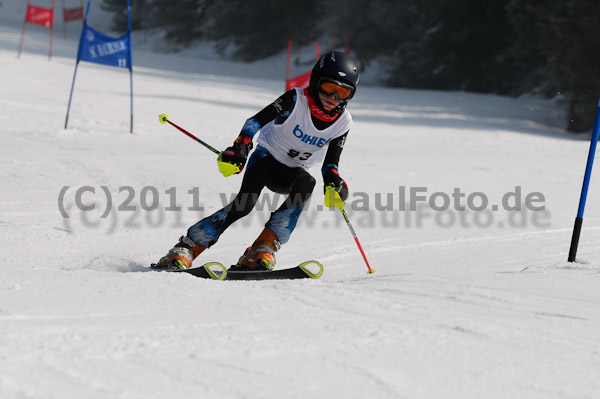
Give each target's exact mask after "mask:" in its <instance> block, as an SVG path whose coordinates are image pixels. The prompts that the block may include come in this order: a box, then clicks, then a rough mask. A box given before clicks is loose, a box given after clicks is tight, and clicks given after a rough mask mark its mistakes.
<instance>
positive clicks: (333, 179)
mask: <svg viewBox="0 0 600 399" xmlns="http://www.w3.org/2000/svg"><path fill="white" fill-rule="evenodd" d="M323 183H324V187H323V192H324V193H325V205H326V206H328V207H330V208H340V207H341V208H343V205H344V204H343V202H344V201H346V199H347V198H348V185H347V184H346V182H345V181H344V179H342V178H341V177H340V174H339V173H338V171H337V169H334V168H331V169H329V170H327V171H326V172H325V173H323ZM328 189H329V190H328ZM331 190H333V191H334V192H335V193H336V194H337V195H339V200H337V201H336V200H335V198H331V196H330V195H329V193H328V191H331ZM332 194H333V193H332ZM340 200H341V204H338V202H339V201H340ZM341 208H340V209H341Z"/></svg>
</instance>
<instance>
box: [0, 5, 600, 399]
mask: <svg viewBox="0 0 600 399" xmlns="http://www.w3.org/2000/svg"><path fill="white" fill-rule="evenodd" d="M3 3H5V4H4V8H3V9H8V10H12V11H14V10H16V9H17V6H16V3H13V2H9V1H3ZM14 12H16V11H14ZM19 15H20V14H19ZM2 18H4V17H0V68H1V70H2V72H3V73H2V74H0V105H1V106H2V108H3V114H2V115H0V124H1V126H2V128H1V134H2V142H3V145H2V146H0V153H1V157H0V171H1V174H0V185H1V186H2V191H1V193H0V204H1V205H2V207H1V208H0V238H1V239H2V245H1V246H0V262H1V268H0V342H1V344H0V397H2V398H43V399H48V398H60V399H65V398H128V399H130V398H144V399H147V398H165V397H181V398H188V397H202V398H275V397H277V398H281V397H283V398H291V399H293V398H306V397H312V398H366V397H368V398H461V399H462V398H528V399H529V398H596V397H597V395H598V392H600V378H599V377H600V374H599V370H600V344H599V343H598V339H597V335H598V331H599V330H600V310H599V307H598V303H599V300H600V293H599V290H598V289H597V287H598V282H599V281H600V245H599V244H598V242H599V240H600V222H599V221H600V207H596V206H595V205H596V204H595V203H594V202H595V200H594V198H598V195H599V194H600V185H598V184H595V183H594V182H593V184H592V186H591V187H590V192H589V197H588V198H589V199H590V200H589V201H588V208H587V209H586V215H585V222H584V228H583V232H582V237H581V242H580V249H579V258H578V262H577V263H574V264H571V263H568V262H566V258H567V252H568V245H569V240H570V237H571V231H572V230H571V229H572V223H573V219H574V216H575V211H576V208H577V201H578V195H579V190H580V188H581V186H580V185H581V179H582V174H583V168H584V166H585V159H586V156H587V149H588V145H589V142H588V141H587V140H586V139H585V138H582V137H577V136H570V135H568V134H566V133H565V132H564V131H563V130H562V129H561V118H562V115H563V113H562V111H561V109H560V108H559V107H558V106H557V105H556V104H555V103H554V102H552V101H546V100H540V99H535V98H520V99H510V98H503V97H498V96H492V95H476V94H468V93H461V92H444V93H441V92H432V91H416V90H413V91H411V90H402V89H385V88H376V87H369V86H366V85H365V86H361V87H360V88H359V90H358V92H357V96H356V98H355V99H354V100H353V102H352V104H351V105H350V106H349V109H350V111H351V112H352V113H353V116H354V119H355V125H354V127H353V129H352V132H351V134H350V136H349V139H348V142H347V145H346V148H345V151H344V154H343V157H342V161H341V164H340V171H341V174H342V176H344V178H346V179H347V181H348V184H349V186H350V189H351V191H353V192H364V193H370V194H373V193H397V192H398V187H399V186H406V187H427V188H428V193H429V194H431V193H433V192H445V193H448V194H451V193H452V190H453V188H454V187H460V188H461V189H462V190H463V191H464V192H467V193H471V192H484V193H486V195H488V196H489V198H490V203H499V202H500V201H499V198H501V196H502V195H503V194H504V193H505V192H507V191H510V190H513V189H514V187H515V186H520V187H522V189H523V192H524V193H529V192H535V191H537V192H542V193H543V195H544V198H545V202H544V204H545V207H546V209H545V212H546V213H544V214H543V215H542V214H541V213H532V212H529V213H527V212H525V213H519V214H518V215H516V216H515V215H514V214H511V213H509V212H506V211H504V212H503V211H500V212H497V213H494V215H493V217H494V223H491V224H489V225H486V226H485V227H478V226H477V225H476V224H475V223H474V220H475V219H473V216H474V215H473V214H472V213H471V214H468V215H466V217H467V219H466V220H468V224H467V225H460V224H459V223H458V222H457V223H454V224H452V225H450V226H448V225H447V224H446V225H444V224H443V223H439V222H440V220H441V219H440V220H437V222H438V223H436V217H438V216H439V215H437V214H435V213H433V212H432V211H431V210H429V211H426V212H429V213H428V214H427V217H426V218H424V219H423V220H421V222H419V223H417V222H416V220H415V219H411V220H410V223H409V222H408V218H409V217H410V216H411V213H409V212H408V213H407V212H399V211H398V210H395V211H393V212H395V213H389V214H388V213H385V212H381V211H379V212H361V211H359V210H356V209H350V210H349V214H350V218H351V220H352V223H353V225H354V227H355V230H356V231H357V233H358V236H359V238H360V240H361V242H362V244H363V246H364V248H365V251H366V253H367V256H368V258H369V261H370V263H371V265H372V266H373V267H374V268H376V269H377V270H378V273H376V274H374V275H367V273H366V271H367V269H366V266H365V264H364V262H363V260H362V258H361V256H360V254H359V252H358V250H357V248H356V245H355V243H354V242H353V240H352V237H351V235H350V233H349V231H348V229H347V227H346V226H345V223H344V222H343V219H342V218H341V215H339V214H335V213H329V212H318V211H316V210H315V209H316V207H317V206H318V205H319V204H321V203H322V200H323V196H322V193H321V192H320V187H317V188H316V189H315V193H314V195H313V199H312V203H311V205H310V209H309V210H307V213H306V215H303V219H301V223H300V224H299V227H298V229H297V230H296V232H295V233H294V235H293V236H292V239H291V240H290V242H289V243H288V244H286V245H285V246H284V248H283V249H282V250H281V251H280V253H278V265H280V266H281V267H285V266H288V265H290V266H291V265H296V264H298V263H300V262H301V261H303V260H307V259H312V258H314V259H318V260H320V261H321V262H322V263H323V264H324V265H325V273H324V275H323V277H322V278H321V279H319V280H316V281H312V280H311V281H304V280H303V281H261V282H235V281H224V282H216V281H206V280H202V279H198V278H195V277H192V276H189V275H174V274H167V273H157V272H154V271H149V270H148V268H147V265H148V264H149V263H151V262H155V261H156V260H157V259H158V258H159V257H160V256H161V255H163V253H164V252H165V251H166V250H168V249H169V248H170V247H171V246H172V245H173V244H174V243H175V242H176V241H177V238H178V237H179V236H180V235H181V234H182V233H184V232H185V229H186V228H187V226H189V225H191V224H193V223H194V222H195V221H196V220H197V219H198V215H197V214H196V213H194V212H192V211H186V210H185V209H186V208H185V207H186V206H189V205H190V201H191V198H190V197H186V195H185V193H186V192H187V190H190V189H191V188H193V187H198V188H199V190H200V191H199V192H200V193H201V199H202V201H203V204H204V205H205V208H206V211H205V212H206V213H207V214H208V213H209V212H212V211H214V210H216V209H219V208H220V206H221V203H220V200H219V193H226V194H227V196H228V195H230V193H234V192H235V191H236V190H237V188H238V186H239V182H240V177H232V178H229V179H223V178H222V177H221V175H220V174H219V173H218V172H217V170H216V167H215V165H214V159H213V157H212V156H211V155H210V154H209V153H208V152H207V151H205V150H204V149H202V148H201V147H199V146H198V145H197V144H196V143H193V142H192V141H191V140H189V139H188V138H187V137H184V136H183V135H181V134H180V133H178V132H176V131H175V130H174V129H172V128H171V127H169V126H163V125H160V124H158V123H157V120H156V119H157V116H158V115H159V114H161V113H163V112H167V113H169V114H170V116H171V118H172V120H173V121H175V122H177V123H178V124H180V125H181V126H184V127H186V128H188V129H190V130H191V131H192V132H195V133H197V134H199V135H200V136H201V137H202V138H203V139H205V140H206V141H208V142H209V143H211V144H212V145H214V146H216V147H219V148H221V147H225V146H227V145H229V144H230V142H231V140H232V139H233V138H234V137H235V135H236V133H237V132H238V131H239V129H240V127H241V126H242V124H243V122H244V121H245V120H246V118H248V117H249V116H251V115H252V114H254V113H255V112H256V111H258V110H260V109H261V108H262V107H263V106H265V105H266V104H268V103H269V102H270V101H272V99H274V98H276V97H277V96H278V95H279V94H280V92H281V90H282V89H283V82H282V81H281V80H277V79H278V78H279V76H280V75H282V71H283V70H282V69H281V67H280V66H281V65H282V64H281V57H279V58H278V57H275V58H274V59H273V60H268V61H265V62H264V63H263V64H260V63H254V64H252V65H243V64H232V63H228V62H223V61H218V60H214V59H213V60H208V61H203V60H202V59H201V58H200V61H199V60H198V59H196V58H194V61H192V58H189V57H186V56H185V55H184V54H182V55H176V54H175V55H173V54H172V55H168V56H165V55H161V54H156V53H152V52H149V51H142V50H139V51H138V50H136V52H135V53H134V63H137V65H139V66H138V67H135V70H134V91H135V95H136V99H135V128H134V134H133V135H131V134H129V133H128V130H129V120H128V107H129V97H128V96H129V93H128V90H129V86H128V76H127V74H126V73H125V72H123V71H119V70H114V69H109V68H103V67H97V66H94V65H89V64H82V65H80V67H79V68H80V69H79V72H78V78H77V83H76V86H75V94H74V99H73V101H74V102H73V106H72V110H71V116H70V122H69V128H68V129H67V130H64V129H62V125H63V123H64V119H63V118H64V114H65V111H66V103H67V100H68V90H69V88H70V83H71V79H72V73H73V66H74V60H73V58H72V57H73V55H74V46H75V45H76V39H75V38H74V36H75V34H73V35H71V33H70V37H71V39H69V40H64V39H62V37H61V35H58V34H57V35H56V36H57V37H56V42H55V56H54V57H53V59H52V61H50V62H49V61H48V60H47V57H46V56H45V53H44V51H45V49H44V46H45V45H47V41H46V39H47V37H46V36H45V34H46V32H45V31H43V30H41V29H40V30H36V29H30V30H28V31H27V38H26V42H25V51H24V53H23V54H22V56H21V59H19V60H17V58H16V49H17V46H18V40H19V29H20V23H16V22H15V20H12V19H10V18H8V17H6V18H4V19H2ZM57 32H58V31H57ZM70 32H71V31H70ZM174 60H179V61H178V62H179V65H178V66H176V65H177V62H174ZM175 66H176V67H177V68H178V69H177V70H176V71H173V70H169V68H171V67H175ZM186 68H188V69H186ZM247 76H251V77H252V79H248V77H247ZM312 172H313V174H314V175H315V177H316V178H317V180H318V181H320V177H319V176H318V170H315V171H312ZM592 179H593V180H595V178H594V177H593V178H592ZM64 186H70V187H71V188H70V189H69V190H75V189H76V188H78V187H82V186H93V187H95V188H96V189H97V195H91V194H90V195H89V197H85V198H86V201H92V200H93V201H96V202H97V203H98V207H99V209H98V210H97V211H95V212H91V213H89V214H87V215H82V213H81V212H78V211H77V209H76V207H75V206H74V202H73V194H72V191H68V193H69V194H68V195H67V197H68V198H67V200H66V203H65V208H66V210H67V211H68V212H70V214H71V218H69V219H64V218H62V216H61V214H60V212H59V209H58V206H57V203H58V196H59V192H60V191H61V189H62V188H63V187H64ZM101 186H106V187H108V188H109V189H110V190H111V192H112V193H113V194H114V195H115V198H114V199H113V200H114V201H115V204H118V202H120V201H121V200H122V198H123V196H121V197H118V189H119V187H122V186H130V187H132V188H133V189H134V190H135V192H136V195H137V196H138V197H137V198H136V200H135V201H134V202H133V203H132V204H134V205H136V206H138V207H139V206H140V201H139V193H140V191H141V190H142V189H143V188H144V187H147V186H154V187H157V189H158V191H159V193H163V192H164V191H165V190H167V189H169V188H170V187H176V188H177V190H178V201H179V204H180V205H182V206H183V207H184V210H183V211H182V212H179V213H177V215H173V216H171V215H169V214H167V215H166V216H164V217H165V219H164V220H163V221H162V222H161V223H156V220H153V219H151V218H150V216H148V215H147V214H145V213H143V212H141V213H130V214H128V213H125V212H121V213H114V212H113V213H111V214H110V215H109V216H108V217H107V218H104V219H103V218H100V215H101V213H102V212H103V206H104V205H105V204H106V199H105V198H104V197H102V193H101V189H100V187H101ZM161 195H162V194H161ZM371 201H373V199H371ZM596 202H597V201H596ZM167 203H168V201H167V198H166V197H164V196H163V197H161V205H165V204H167ZM397 203H398V200H397V198H394V204H397ZM371 207H373V203H371ZM390 215H391V216H394V217H395V219H394V217H390V218H389V219H387V220H385V221H386V222H387V224H385V223H384V219H382V217H383V216H390ZM539 215H542V216H543V218H542V219H540V220H541V221H542V222H543V223H538V224H536V223H534V221H535V219H534V218H535V217H537V216H539ZM84 216H85V217H87V218H88V219H87V221H86V219H84ZM445 216H446V217H450V218H452V217H456V218H457V219H456V220H458V217H459V216H463V217H464V216H465V215H464V214H460V215H459V214H456V213H455V214H447V215H445ZM521 216H523V218H522V219H519V217H521ZM177 218H179V219H177ZM266 218H268V211H267V210H263V211H256V212H255V213H254V214H252V215H251V216H250V218H249V219H248V220H247V221H242V222H239V223H238V225H234V226H233V227H232V228H231V229H230V230H228V231H227V232H226V233H225V234H224V235H223V237H222V238H221V240H220V242H219V243H218V244H217V245H215V246H214V247H213V248H211V249H210V250H209V251H207V252H206V253H205V254H202V255H201V257H200V258H199V259H198V260H197V262H196V263H202V262H205V261H206V262H208V261H213V260H217V261H220V262H222V263H224V264H225V265H228V264H230V263H233V262H235V260H236V259H237V257H238V256H239V255H240V253H241V252H242V251H243V249H244V248H245V246H247V245H248V244H249V243H251V242H252V241H253V239H254V238H255V236H256V235H257V234H258V233H259V232H260V230H261V229H262V224H263V223H264V221H265V220H266ZM394 220H395V222H394ZM390 221H391V222H390ZM442 221H446V222H447V221H448V219H443V220H442ZM303 223H304V224H303ZM390 223H391V224H390Z"/></svg>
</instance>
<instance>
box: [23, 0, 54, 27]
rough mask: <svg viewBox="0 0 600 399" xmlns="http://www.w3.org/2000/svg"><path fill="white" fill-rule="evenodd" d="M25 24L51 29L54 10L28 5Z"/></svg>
mask: <svg viewBox="0 0 600 399" xmlns="http://www.w3.org/2000/svg"><path fill="white" fill-rule="evenodd" d="M25 22H29V23H30V24H35V25H41V26H44V27H46V28H51V27H52V25H53V24H54V9H52V8H45V7H38V6H34V5H31V4H29V5H28V6H27V14H26V15H25Z"/></svg>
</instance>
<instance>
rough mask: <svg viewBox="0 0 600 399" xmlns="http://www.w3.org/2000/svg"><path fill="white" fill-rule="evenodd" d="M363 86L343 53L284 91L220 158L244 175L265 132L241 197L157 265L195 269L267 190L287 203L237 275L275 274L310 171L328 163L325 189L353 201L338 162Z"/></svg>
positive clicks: (310, 181) (310, 182)
mask: <svg viewBox="0 0 600 399" xmlns="http://www.w3.org/2000/svg"><path fill="white" fill-rule="evenodd" d="M357 84H358V67H357V65H356V62H355V61H354V60H353V59H352V58H351V57H350V56H348V55H346V54H344V53H342V52H339V51H332V52H329V53H327V54H325V55H323V56H322V57H321V58H320V59H319V60H318V61H317V63H316V64H315V66H314V67H313V69H312V72H311V77H310V84H309V86H308V88H306V89H300V88H296V89H292V90H289V91H287V92H285V93H284V94H283V95H281V96H280V97H279V98H277V99H276V100H275V101H274V102H273V103H272V104H270V105H268V106H267V107H266V108H264V109H263V110H261V111H260V112H259V113H257V114H256V115H254V116H253V117H252V118H250V119H248V120H247V121H246V123H245V124H244V126H243V128H242V131H241V133H240V135H239V136H238V137H237V139H236V140H235V142H234V144H233V145H232V146H231V147H228V148H227V149H226V150H225V151H223V152H222V153H221V154H220V155H219V159H218V163H219V165H220V168H219V169H220V170H221V171H222V172H223V170H224V169H226V168H222V167H221V166H228V167H231V165H235V166H237V167H238V168H239V172H237V173H240V172H241V171H242V169H243V168H244V166H245V165H246V160H247V158H248V154H249V153H250V151H251V150H252V148H253V145H252V139H253V138H254V136H255V135H256V134H257V133H258V132H259V131H260V135H259V136H258V140H257V148H256V150H255V151H254V152H253V153H252V156H251V157H250V159H249V160H248V164H247V170H246V174H245V175H244V178H243V180H242V186H241V188H240V191H239V193H238V194H237V196H236V198H235V199H234V200H233V201H232V202H231V203H230V204H229V205H227V206H225V207H224V208H223V209H221V210H219V211H217V212H215V213H214V214H212V215H211V216H208V217H206V218H204V219H202V220H200V221H199V222H198V223H196V224H195V225H193V226H192V227H190V228H189V229H188V231H187V235H186V236H185V237H181V238H180V239H179V243H177V244H176V245H175V247H174V248H172V249H171V250H169V252H168V253H167V254H166V255H165V256H164V257H162V258H161V259H160V261H159V262H158V264H156V265H153V266H154V267H156V268H165V269H171V268H178V269H183V268H188V269H189V268H190V267H191V265H192V261H193V260H194V259H195V258H196V257H197V256H198V255H200V253H202V252H203V251H204V250H205V249H207V248H209V247H210V246H212V245H213V244H215V243H216V242H217V240H218V239H219V236H220V235H221V234H222V233H223V231H225V229H227V228H228V227H229V226H230V225H231V224H232V223H233V222H235V221H236V220H238V219H240V218H242V217H244V216H246V215H248V214H249V213H250V211H251V210H252V209H253V208H254V205H255V204H256V201H257V200H258V197H259V195H260V192H261V191H262V189H263V188H264V187H267V188H268V189H270V190H272V191H274V192H276V193H280V194H287V195H288V197H287V198H286V200H285V201H284V203H283V204H282V205H281V206H280V207H279V209H277V210H276V211H275V212H273V213H272V214H271V217H270V219H269V221H268V222H267V223H266V225H265V228H264V230H263V231H262V233H261V234H260V235H259V236H258V238H257V239H256V240H255V241H254V243H253V244H252V246H251V247H250V248H248V249H247V250H246V252H245V253H244V255H242V257H241V258H240V260H239V262H238V264H237V265H236V266H235V268H236V269H238V270H272V269H273V268H274V266H275V252H277V251H278V250H279V248H280V245H281V244H285V243H286V242H287V241H288V240H289V238H290V235H291V234H292V231H293V230H294V228H295V227H296V222H297V221H298V217H299V216H300V214H301V212H302V210H303V208H304V206H305V204H306V203H307V201H308V200H309V198H310V196H311V194H312V191H313V188H314V186H315V183H316V182H315V179H314V178H313V177H312V176H311V175H310V174H309V173H308V169H309V168H310V167H312V166H314V165H315V164H317V163H319V162H320V161H321V160H323V164H322V165H323V166H322V168H321V171H322V175H323V182H324V186H325V187H331V188H333V189H334V190H335V192H336V193H337V194H338V195H339V198H340V199H341V201H345V200H346V198H347V197H348V187H347V185H346V182H345V181H344V180H343V179H342V178H341V177H340V175H339V173H338V162H339V159H340V154H341V152H342V149H343V147H344V142H345V140H346V136H347V135H348V131H349V129H350V127H351V126H352V117H351V115H350V113H349V112H348V111H347V110H346V109H345V108H346V105H347V104H348V101H349V100H350V99H351V98H352V97H353V96H354V94H355V92H356V85H357ZM326 147H327V151H325V148H326ZM224 174H226V173H224ZM328 205H329V206H332V205H330V204H328Z"/></svg>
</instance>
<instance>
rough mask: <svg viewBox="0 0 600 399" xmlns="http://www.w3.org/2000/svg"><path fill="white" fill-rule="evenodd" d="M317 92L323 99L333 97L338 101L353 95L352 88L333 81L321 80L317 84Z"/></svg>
mask: <svg viewBox="0 0 600 399" xmlns="http://www.w3.org/2000/svg"><path fill="white" fill-rule="evenodd" d="M319 91H320V92H321V94H323V95H324V96H325V97H332V96H335V97H336V99H337V100H338V101H340V100H347V99H349V98H351V97H352V94H354V88H353V87H352V86H350V85H347V84H344V83H341V82H337V81H334V80H325V79H321V81H320V82H319Z"/></svg>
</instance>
